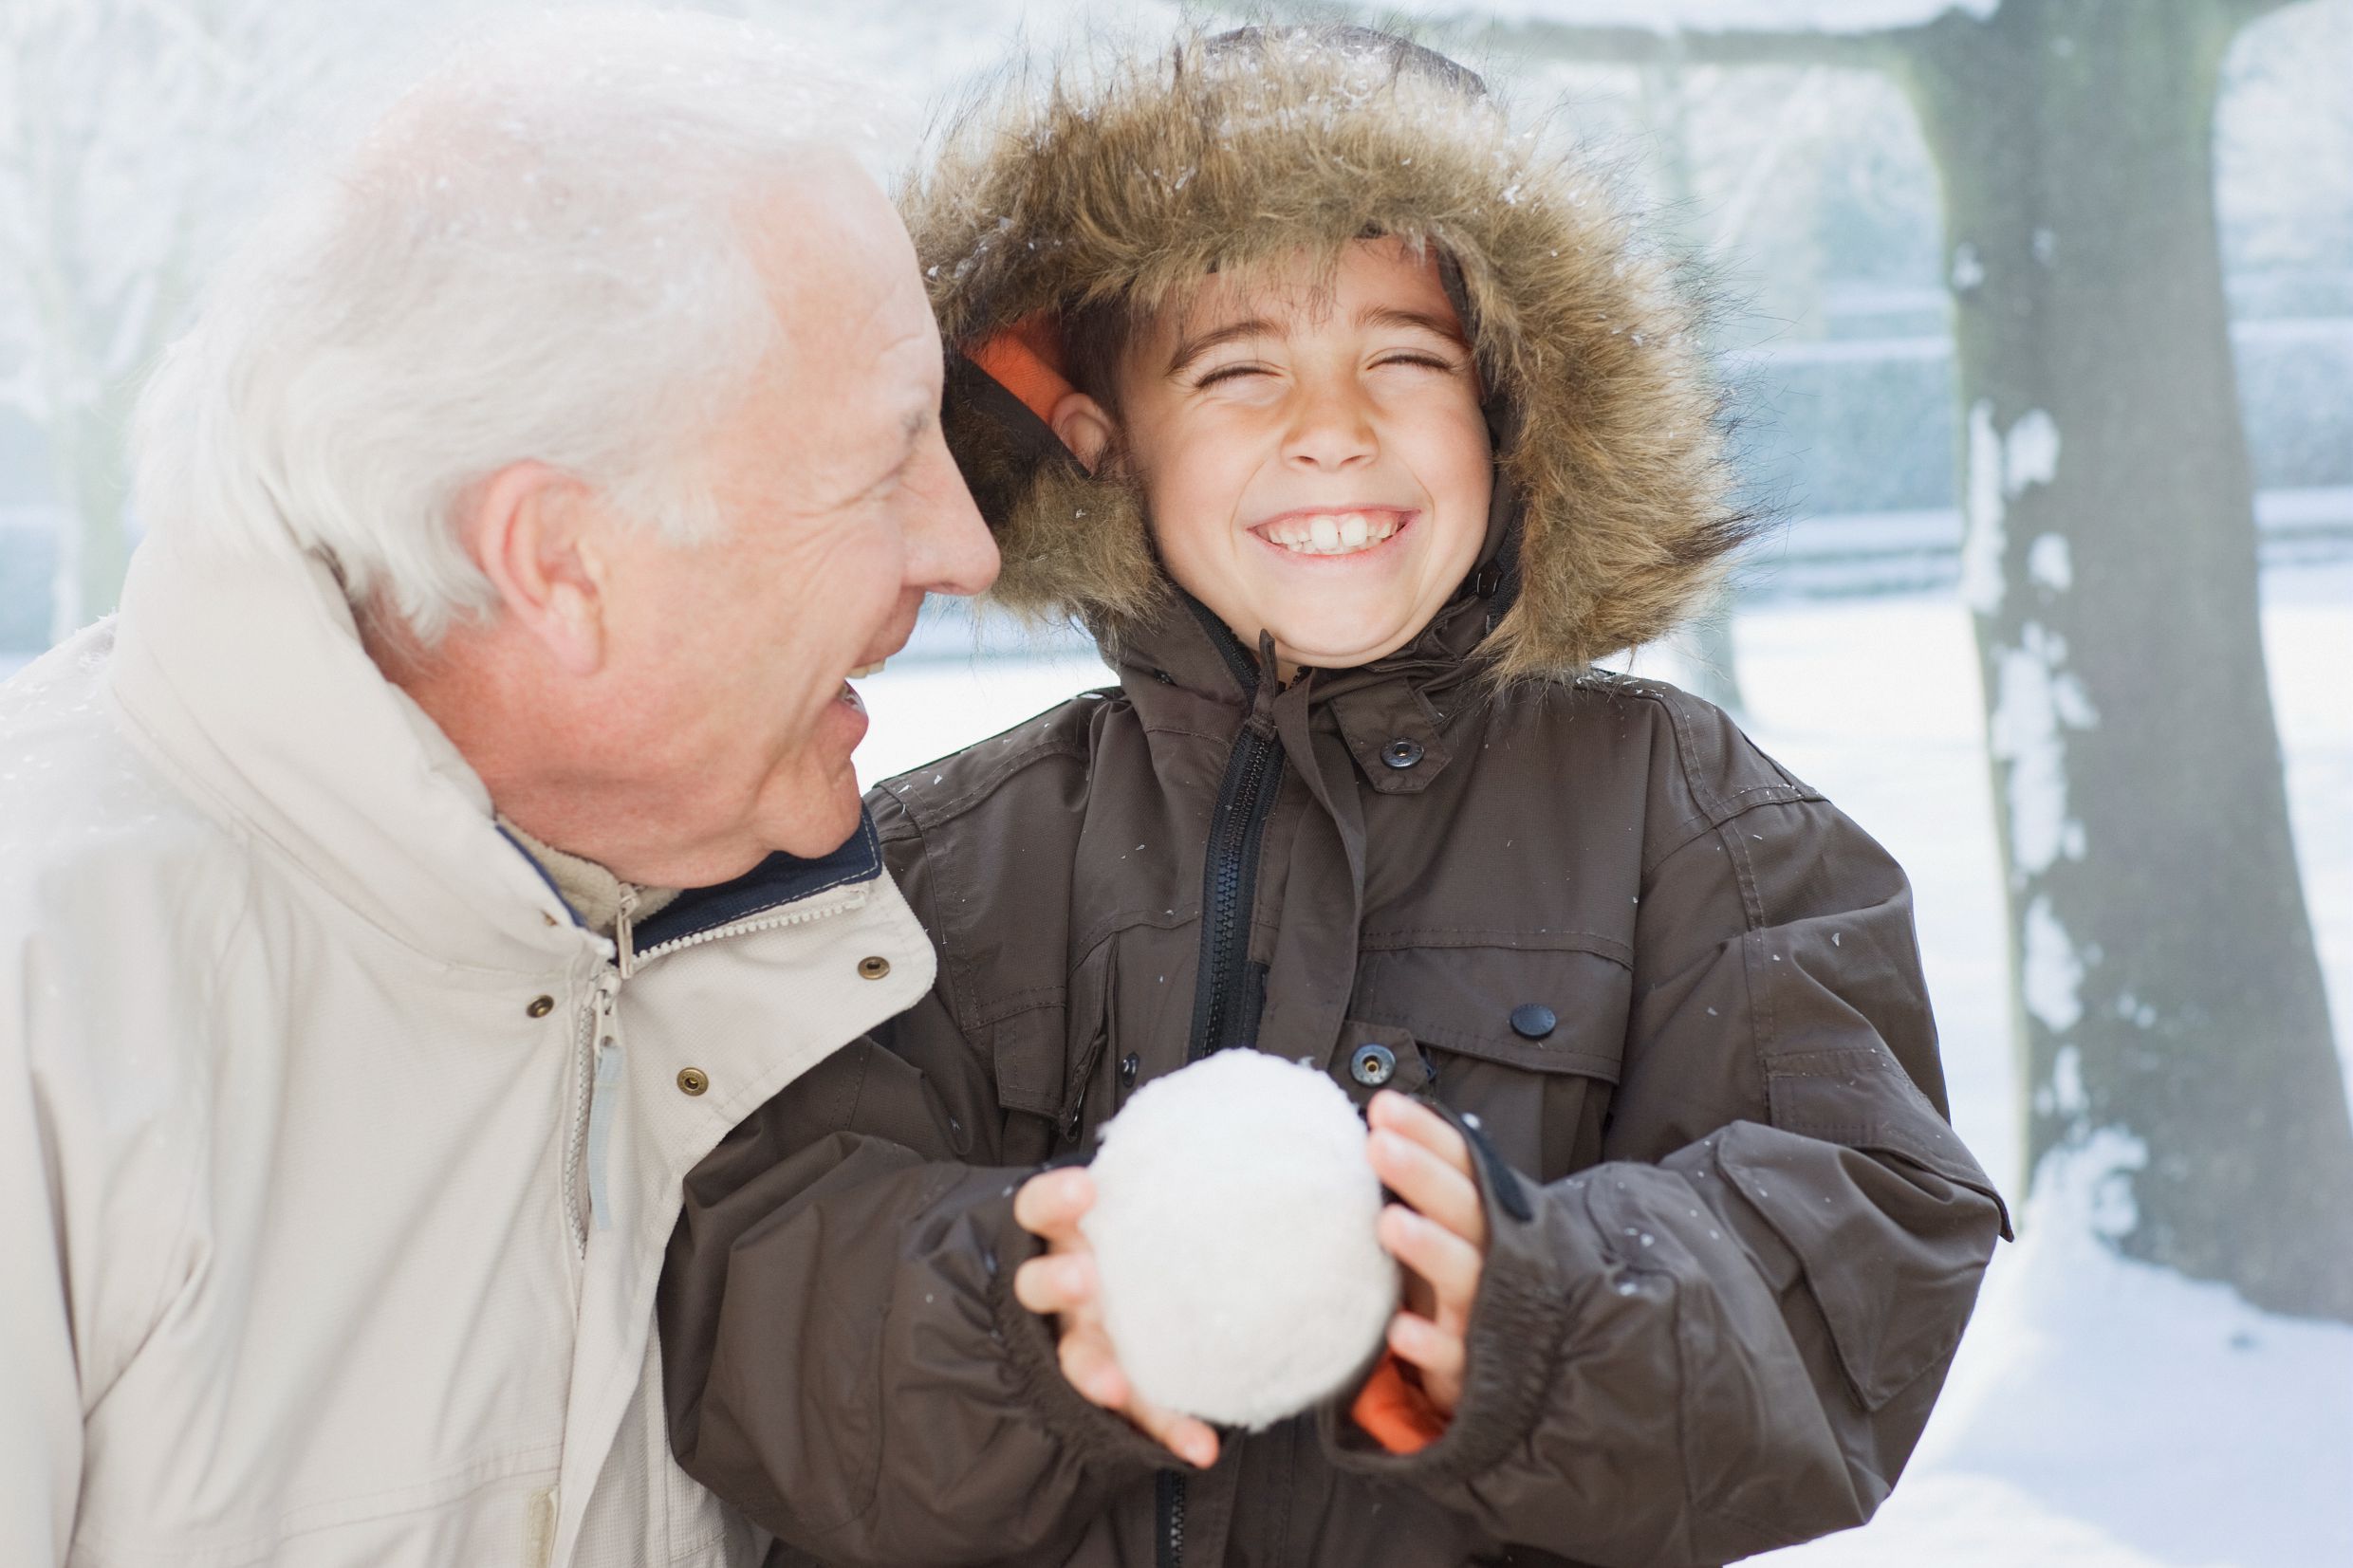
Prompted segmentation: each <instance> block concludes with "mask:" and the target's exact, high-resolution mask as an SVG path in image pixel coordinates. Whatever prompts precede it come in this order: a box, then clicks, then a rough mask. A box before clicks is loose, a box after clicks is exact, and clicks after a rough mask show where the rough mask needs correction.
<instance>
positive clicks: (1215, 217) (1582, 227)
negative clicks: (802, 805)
mask: <svg viewBox="0 0 2353 1568" xmlns="http://www.w3.org/2000/svg"><path fill="white" fill-rule="evenodd" d="M904 207H905V211H906V217H907V222H908V227H909V229H910V231H912V232H913V234H914V236H915V242H916V249H917V256H918V259H919V261H920V262H921V264H922V266H923V267H924V269H925V275H926V278H927V280H928V283H929V286H930V289H931V297H932V303H933V306H934V308H935V310H936V312H937V314H938V318H939V322H940V326H941V330H942V334H943V336H944V338H945V339H946V341H947V342H948V344H949V346H950V350H951V356H952V360H954V374H953V375H952V377H951V381H950V393H949V399H948V409H947V414H946V417H947V424H948V434H949V440H950V445H951V447H952V448H953V449H954V452H955V454H956V458H957V461H958V463H959V464H960V465H961V466H962V468H963V470H964V473H965V477H966V479H967V481H968V482H969V483H970V484H971V487H972V489H973V494H974V496H975V497H976V498H977V499H978V500H979V502H980V505H981V508H982V510H983V512H984V514H986V515H987V516H988V517H989V520H990V522H991V526H994V527H995V529H996V530H997V533H998V544H999V546H1000V548H1001V550H1002V552H1003V556H1004V570H1003V574H1002V576H1001V577H1000V578H999V580H998V582H997V585H996V587H995V589H994V590H993V591H992V597H993V599H994V600H996V602H998V603H1000V604H1002V605H1004V606H1006V607H1008V608H1010V609H1012V610H1014V611H1016V612H1020V613H1023V614H1027V615H1031V616H1059V615H1076V616H1078V617H1079V618H1082V619H1083V620H1084V621H1085V622H1086V624H1087V625H1088V626H1090V627H1091V628H1092V629H1093V630H1094V631H1095V632H1096V633H1097V635H1098V636H1102V637H1104V638H1105V639H1106V640H1108V641H1111V642H1114V643H1116V642H1117V641H1118V640H1119V639H1120V637H1121V633H1122V632H1123V631H1124V630H1127V629H1129V628H1132V627H1134V626H1136V625H1138V624H1139V622H1140V621H1141V620H1142V619H1144V618H1147V617H1149V616H1151V615H1152V614H1153V613H1154V612H1155V610H1156V608H1157V607H1158V605H1160V604H1161V603H1163V602H1164V601H1165V600H1167V599H1168V598H1169V597H1170V595H1169V593H1168V584H1167V582H1166V580H1165V578H1164V577H1163V576H1162V574H1161V571H1160V568H1159V566H1158V563H1157V561H1156V560H1155V558H1154V555H1153V553H1152V550H1151V546H1150V544H1149V542H1148V539H1147V536H1146V533H1145V527H1144V521H1143V514H1142V509H1141V506H1140V502H1139V497H1138V496H1137V494H1136V493H1135V491H1134V490H1133V489H1132V488H1131V487H1130V486H1128V485H1127V484H1125V483H1122V482H1121V481H1119V480H1115V479H1110V478H1093V477H1089V476H1088V475H1087V474H1085V473H1084V471H1082V470H1080V469H1079V468H1078V466H1077V464H1076V463H1075V461H1073V460H1072V459H1071V458H1070V457H1069V455H1068V454H1067V452H1064V451H1063V450H1062V448H1061V447H1060V444H1059V443H1058V442H1056V441H1055V440H1054V439H1053V437H1052V435H1051V434H1050V432H1048V431H1047V429H1046V427H1045V425H1044V422H1043V421H1042V420H1040V419H1038V418H1037V417H1036V416H1035V415H1032V414H1031V413H1030V412H1029V410H1028V409H1027V408H1025V407H1024V405H1023V403H1022V401H1021V400H1020V399H1019V398H1018V397H1016V396H1015V395H1014V394H1013V393H1012V392H1011V391H1009V390H1008V389H1007V388H1006V387H1004V386H1002V385H1000V384H998V382H997V381H996V380H994V379H992V378H991V377H989V376H988V375H987V374H985V373H983V372H982V371H980V370H979V369H978V368H977V366H976V365H975V364H974V363H973V358H975V357H976V358H978V359H982V360H991V359H992V356H991V354H990V353H989V352H988V349H989V348H990V347H991V346H992V345H994V344H996V343H999V342H1001V341H1004V340H1005V339H1007V338H1008V337H1010V336H1011V335H1014V334H1016V333H1018V334H1019V335H1020V336H1021V337H1022V338H1023V339H1024V340H1025V341H1028V342H1030V343H1032V344H1037V345H1040V346H1041V347H1042V349H1043V352H1044V353H1045V354H1046V356H1047V358H1048V360H1050V359H1051V356H1052V354H1053V346H1052V340H1053V323H1054V321H1055V320H1056V318H1057V316H1058V314H1059V313H1060V312H1061V311H1063V310H1065V309H1066V308H1068V307H1069V306H1071V305H1073V304H1078V303H1082V302H1093V301H1099V300H1102V299H1106V298H1109V297H1112V296H1114V295H1117V294H1120V293H1121V292H1124V293H1125V294H1126V295H1127V296H1128V297H1129V298H1130V299H1131V300H1132V301H1134V302H1135V303H1136V304H1139V305H1140V306H1142V307H1143V308H1146V309H1149V308H1151V307H1152V306H1153V305H1156V304H1158V303H1159V302H1161V301H1162V300H1165V299H1167V298H1169V297H1170V296H1171V295H1172V293H1173V292H1175V291H1176V290H1177V289H1180V288H1182V287H1184V286H1188V285H1190V284H1191V283H1193V282H1195V281H1197V280H1198V279H1200V278H1202V277H1203V276H1205V275H1207V274H1208V273H1209V272H1211V271H1212V270H1214V269H1220V268H1231V267H1247V266H1249V265H1251V264H1253V263H1255V262H1259V261H1262V260H1267V259H1271V258H1275V257H1279V256H1283V255H1286V254H1289V253H1293V252H1296V251H1299V250H1302V249H1305V250H1306V251H1307V252H1308V253H1309V254H1311V255H1319V256H1337V254H1338V252H1339V251H1340V249H1341V248H1342V247H1343V246H1345V245H1346V244H1347V243H1348V242H1350V241H1352V240H1355V239H1357V238H1360V237H1362V236H1363V235H1366V234H1368V233H1382V234H1390V235H1397V236H1400V237H1404V238H1408V239H1410V240H1414V241H1417V242H1419V243H1426V244H1429V245H1431V246H1433V247H1435V248H1436V249H1437V250H1438V251H1439V253H1440V254H1441V255H1442V256H1443V257H1444V258H1446V261H1447V262H1448V264H1449V266H1448V268H1447V270H1448V273H1449V282H1450V285H1453V284H1456V283H1458V286H1459V293H1460V300H1459V304H1461V305H1462V306H1463V307H1464V309H1465V313H1466V325H1467V327H1468V328H1469V331H1470V334H1471V337H1472V341H1473V348H1474V350H1475V352H1476V354H1477V357H1478V362H1479V366H1480V372H1481V377H1482V381H1483V384H1484V385H1485V386H1486V387H1487V388H1488V389H1489V396H1490V416H1491V423H1492V424H1493V426H1494V428H1495V432H1496V435H1497V448H1496V470H1497V476H1498V480H1499V486H1498V489H1499V493H1501V494H1502V495H1504V496H1506V497H1508V498H1509V502H1510V505H1511V507H1513V508H1514V509H1515V515H1514V516H1512V517H1511V518H1510V520H1509V526H1506V527H1505V528H1503V529H1502V530H1501V537H1500V539H1499V542H1498V544H1497V549H1498V552H1499V554H1498V558H1497V559H1495V560H1493V561H1492V562H1491V564H1493V565H1498V566H1500V567H1501V568H1502V570H1501V572H1500V574H1495V573H1491V574H1489V580H1490V581H1495V580H1496V579H1497V578H1498V577H1499V578H1500V581H1502V582H1503V583H1504V584H1505V586H1504V587H1503V589H1502V590H1501V595H1500V598H1499V599H1498V601H1497V604H1498V608H1499V610H1500V618H1499V619H1497V620H1496V622H1495V624H1494V628H1493V630H1492V632H1491V634H1490V635H1489V636H1487V637H1486V639H1485V640H1484V642H1483V643H1482V644H1481V645H1480V652H1481V654H1482V655H1483V656H1485V657H1486V658H1488V659H1490V660H1491V667H1492V671H1493V673H1494V674H1496V675H1497V676H1499V677H1501V678H1504V679H1515V678H1522V677H1530V676H1535V677H1553V678H1559V677H1563V676H1572V675H1574V674H1575V673H1578V672H1579V671H1582V670H1583V669H1584V667H1585V666H1586V665H1588V664H1589V663H1591V662H1592V661H1593V660H1594V659H1596V658H1599V657H1602V656H1604V655H1608V654H1610V653H1613V652H1615V651H1617V650H1619V649H1621V648H1625V647H1629V646H1632V645H1635V644H1639V643H1642V642H1646V641H1649V640H1652V639H1653V638H1656V637H1658V636H1661V635H1662V634H1664V633H1665V632H1667V631H1668V630H1670V629H1671V628H1672V627H1673V626H1674V625H1675V624H1676V623H1677V621H1678V620H1679V619H1680V618H1682V617H1683V616H1684V615H1686V614H1687V613H1689V612H1690V611H1691V610H1692V609H1693V608H1695V601H1696V600H1698V599H1700V598H1701V597H1702V596H1703V595H1704V593H1705V592H1706V590H1707V588H1708V587H1709V586H1710V584H1711V583H1712V581H1713V580H1714V575H1715V573H1716V571H1717V570H1718V569H1719V567H1720V565H1721V563H1722V562H1723V560H1724V558H1725V557H1726V556H1727V555H1729V554H1730V552H1731V551H1732V550H1733V549H1734V548H1736V547H1737V546H1738V544H1740V543H1741V541H1742V540H1743V538H1744V537H1746V532H1747V528H1746V522H1745V519H1744V518H1742V517H1741V516H1740V515H1739V514H1738V513H1736V512H1735V511H1734V510H1732V508H1731V507H1730V506H1729V505H1728V504H1727V501H1726V488H1727V485H1726V475H1725V472H1724V468H1723V462H1722V457H1721V447H1720V438H1719V432H1718V426H1717V402H1716V397H1715V395H1714V390H1713V388H1712V386H1711V383H1710V380H1709V378H1708V376H1707V374H1706V371H1705V365H1704V362H1703V359H1702V355H1701V351H1700V347H1699V342H1698V333H1697V330H1696V328H1697V326H1698V323H1699V318H1700V311H1701V305H1700V302H1699V301H1698V299H1697V298H1696V296H1695V294H1693V293H1692V292H1691V291H1689V290H1688V289H1687V288H1685V287H1684V286H1681V285H1680V284H1679V283H1678V281H1677V278H1676V276H1675V275H1674V272H1673V269H1672V268H1671V267H1669V266H1668V265H1667V264H1666V263H1665V262H1664V261H1663V260H1662V259H1661V258H1660V257H1659V256H1658V254H1657V253H1656V251H1655V250H1653V249H1650V248H1647V247H1645V246H1643V245H1641V244H1640V243H1638V240H1637V236H1636V235H1635V234H1634V232H1633V231H1632V230H1631V229H1630V227H1629V224H1628V222H1627V220H1626V219H1625V218H1624V217H1623V216H1622V215H1621V213H1620V212H1618V210H1617V208H1616V206H1615V204H1614V203H1613V201H1612V200H1611V198H1610V194H1609V192H1608V191H1607V189H1606V187H1605V185H1604V183H1603V181H1602V180H1601V179H1600V178H1599V177H1598V176H1597V175H1595V174H1594V173H1593V172H1591V171H1590V170H1588V169H1586V168H1584V167H1582V166H1581V165H1580V164H1579V163H1578V162H1577V161H1576V160H1575V159H1574V158H1573V157H1570V156H1567V155H1566V154H1564V153H1563V152H1561V151H1560V150H1558V149H1557V148H1553V147H1550V146H1547V138H1546V137H1545V135H1544V134H1542V133H1540V132H1538V131H1536V130H1534V129H1531V128H1527V127H1521V126H1515V125H1514V124H1513V123H1512V122H1511V120H1510V118H1509V117H1508V116H1507V114H1506V113H1505V112H1504V110H1503V109H1502V108H1501V107H1500V106H1499V105H1498V104H1497V103H1496V102H1495V101H1494V100H1493V99H1491V97H1489V96H1488V95H1487V93H1486V91H1485V88H1484V85H1483V84H1482V83H1479V81H1478V79H1477V78H1476V77H1474V76H1473V75H1472V74H1471V73H1470V72H1468V71H1465V70H1462V69H1461V68H1460V67H1458V66H1455V65H1453V64H1452V63H1450V62H1447V61H1445V60H1444V59H1442V58H1441V57H1439V56H1436V55H1435V54H1432V53H1430V52H1429V51H1427V50H1424V49H1421V48H1419V47H1418V46H1414V45H1411V44H1408V43H1405V42H1403V41H1401V40H1399V39H1394V38H1389V37H1385V36H1383V35H1380V34H1375V33H1370V32H1368V31H1365V30H1363V29H1361V28H1284V29H1271V28H1270V29H1263V30H1258V29H1252V30H1247V31H1245V32H1243V33H1238V34H1227V35H1224V36H1223V37H1220V38H1214V39H1202V38H1190V39H1187V40H1185V41H1183V42H1180V43H1179V44H1178V45H1177V46H1175V47H1174V48H1173V49H1172V50H1170V51H1169V53H1168V54H1166V55H1165V56H1162V57H1160V58H1158V59H1157V60H1147V61H1142V62H1138V63H1133V64H1130V65H1125V66H1122V67H1120V68H1117V69H1115V70H1113V71H1110V72H1107V73H1102V74H1100V75H1098V76H1096V77H1094V78H1091V79H1089V80H1087V81H1085V82H1084V83H1081V82H1076V81H1073V80H1069V79H1067V78H1065V79H1064V80H1059V81H1056V82H1054V83H1051V85H1050V87H1049V88H1048V89H1047V90H1046V91H1044V92H1040V91H1038V90H1037V89H1036V88H1035V86H1034V85H1032V84H1028V83H1017V84H1015V85H1014V86H1012V87H1011V88H1009V89H1008V90H1007V91H1005V92H1003V93H1002V94H1000V95H999V96H998V97H997V98H995V99H994V100H993V101H987V102H983V103H980V104H977V105H975V106H974V107H973V108H971V109H969V110H968V111H967V112H966V113H965V114H964V115H963V116H962V117H960V118H959V119H958V120H956V121H955V122H954V124H953V125H952V126H951V127H950V129H949V131H948V133H947V135H946V136H945V138H943V142H942V150H941V153H940V156H939V157H937V159H936V161H935V162H934V164H933V166H932V167H931V168H930V169H929V170H928V171H926V172H925V174H924V175H922V177H921V178H920V179H919V180H918V181H917V182H916V183H915V184H913V185H912V186H911V187H910V189H909V190H908V192H907V194H906V195H905V198H904ZM994 358H999V359H1001V356H1000V357H994ZM1507 602H1508V608H1503V607H1502V606H1503V605H1504V604H1505V603H1507Z"/></svg>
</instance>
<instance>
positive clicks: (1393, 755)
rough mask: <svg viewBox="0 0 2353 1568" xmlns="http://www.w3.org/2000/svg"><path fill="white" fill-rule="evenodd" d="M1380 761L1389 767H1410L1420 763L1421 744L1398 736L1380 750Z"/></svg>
mask: <svg viewBox="0 0 2353 1568" xmlns="http://www.w3.org/2000/svg"><path fill="white" fill-rule="evenodd" d="M1380 760H1381V761H1382V762H1384V763H1387V764H1388V765H1389V766H1391V767H1411V766H1414V765H1415V764H1416V763H1417V762H1419V761H1421V743H1420V742H1419V741H1409V740H1407V739H1405V738H1404V737H1403V736H1401V735H1400V736H1399V737H1398V738H1397V739H1396V740H1393V741H1391V742H1390V743H1389V744H1388V745H1387V746H1384V747H1381V748H1380Z"/></svg>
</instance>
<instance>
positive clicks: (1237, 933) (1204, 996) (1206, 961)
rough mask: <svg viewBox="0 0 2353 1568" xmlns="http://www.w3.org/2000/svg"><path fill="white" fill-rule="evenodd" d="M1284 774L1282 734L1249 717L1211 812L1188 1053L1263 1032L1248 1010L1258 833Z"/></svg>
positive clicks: (1196, 1056) (1192, 1057) (1193, 1056)
mask: <svg viewBox="0 0 2353 1568" xmlns="http://www.w3.org/2000/svg"><path fill="white" fill-rule="evenodd" d="M1282 775H1283V753H1282V750H1281V747H1279V745H1278V744H1277V742H1276V741H1275V738H1274V737H1273V736H1272V735H1269V734H1265V733H1262V732H1261V731H1260V730H1258V729H1255V728H1254V727H1253V726H1251V725H1245V726H1244V727H1243V729H1242V734H1241V738H1240V739H1239V740H1237V741H1235V742H1234V747H1233V754H1232V757H1230V758H1229V759H1228V760H1227V763H1226V777H1225V783H1224V784H1223V785H1222V786H1221V787H1220V788H1219V790H1218V792H1217V809H1216V812H1215V813H1214V815H1213V816H1212V817H1211V818H1210V830H1209V859H1208V864H1207V865H1206V866H1205V867H1204V868H1203V871H1202V876H1201V967H1200V977H1199V979H1198V981H1197V982H1196V983H1195V994H1194V1003H1193V1039H1192V1042H1191V1045H1190V1046H1189V1048H1188V1049H1187V1050H1186V1052H1185V1060H1186V1061H1200V1060H1201V1058H1203V1057H1205V1056H1208V1055H1209V1054H1210V1053H1211V1052H1213V1051H1222V1050H1224V1049H1225V1048H1226V1047H1228V1046H1229V1045H1244V1044H1249V1043H1251V1036H1252V1035H1254V1034H1255V1033H1256V1032H1257V1027H1258V1020H1257V1019H1255V1018H1245V1017H1243V1016H1241V1015H1242V1013H1243V1012H1244V1011H1245V1010H1247V1009H1246V1008H1245V1006H1244V997H1243V992H1244V989H1245V987H1244V981H1245V978H1246V977H1245V975H1244V974H1243V968H1244V966H1245V965H1246V964H1247V963H1248V962H1249V959H1250V935H1251V904H1252V903H1253V902H1254V900H1255V898H1256V896H1257V892H1258V845H1259V840H1260V839H1263V838H1264V837H1265V836H1266V828H1267V812H1268V809H1269V806H1271V805H1272V804H1273V802H1274V797H1275V794H1276V793H1277V789H1276V786H1277V785H1278V784H1280V783H1281V781H1282Z"/></svg>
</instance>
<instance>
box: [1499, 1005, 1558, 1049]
mask: <svg viewBox="0 0 2353 1568" xmlns="http://www.w3.org/2000/svg"><path fill="white" fill-rule="evenodd" d="M1560 1022H1561V1021H1560V1020H1559V1019H1557V1018H1555V1017H1553V1016H1552V1009H1551V1008H1549V1007H1547V1006H1546V1005H1544V1004H1543V1003H1541V1002H1523V1003H1521V1004H1520V1005H1518V1006H1516V1007H1514V1008H1512V1009H1511V1032H1512V1033H1513V1034H1515V1035H1519V1036H1521V1037H1523V1038H1525V1039H1528V1040H1542V1039H1543V1038H1544V1037H1545V1036H1547V1035H1548V1034H1550V1033H1551V1032H1552V1030H1553V1027H1554V1025H1556V1024H1559V1023H1560Z"/></svg>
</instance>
